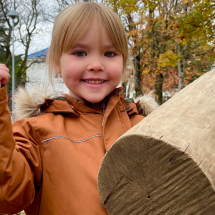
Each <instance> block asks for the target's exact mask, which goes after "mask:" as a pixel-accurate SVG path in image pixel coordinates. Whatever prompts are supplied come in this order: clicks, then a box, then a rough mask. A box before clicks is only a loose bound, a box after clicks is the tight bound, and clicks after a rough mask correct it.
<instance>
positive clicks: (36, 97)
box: [13, 86, 158, 120]
mask: <svg viewBox="0 0 215 215" xmlns="http://www.w3.org/2000/svg"><path fill="white" fill-rule="evenodd" d="M56 95H57V93H56V92H54V91H52V90H50V89H49V88H47V87H42V88H40V87H37V86H34V87H32V88H31V91H30V93H29V92H27V91H26V89H24V88H22V87H19V88H18V90H17V91H16V93H15V96H14V112H13V115H14V117H15V120H19V119H23V118H30V117H34V116H38V115H41V114H42V113H41V110H40V107H41V106H42V105H43V104H44V103H45V100H46V99H48V98H53V97H54V96H56ZM136 101H138V102H137V108H138V112H139V113H140V114H141V115H143V116H147V115H149V114H150V113H151V112H152V111H154V110H155V109H156V108H157V107H158V104H157V103H156V101H155V99H154V97H153V96H152V95H144V96H142V97H139V98H137V99H136Z"/></svg>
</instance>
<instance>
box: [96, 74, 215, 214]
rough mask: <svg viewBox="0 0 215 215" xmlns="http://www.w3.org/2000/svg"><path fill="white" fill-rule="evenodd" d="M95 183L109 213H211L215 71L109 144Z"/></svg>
mask: <svg viewBox="0 0 215 215" xmlns="http://www.w3.org/2000/svg"><path fill="white" fill-rule="evenodd" d="M98 188H99V192H100V197H101V200H102V202H103V204H104V205H105V207H106V209H107V211H108V214H110V215H133V214H134V215H136V214H143V215H145V214H154V215H159V214H160V215H164V214H165V215H166V214H167V215H175V214H177V215H203V214H204V215H214V214H215V70H212V71H210V72H207V73H206V74H204V75H203V76H201V77H200V78H198V79H197V80H196V81H194V82H193V83H191V84H190V85H188V86H187V87H186V88H184V89H183V90H181V91H180V92H179V93H178V94H176V95H175V96H173V97H172V98H171V99H170V100H168V101H167V102H166V103H164V104H163V105H161V106H160V107H159V108H157V109H156V110H155V111H154V112H152V113H151V114H150V115H149V116H147V117H146V118H145V119H144V120H142V121H141V122H140V123H139V124H137V125H136V126H134V127H133V128H132V129H130V130H129V131H128V132H126V133H125V134H124V135H123V136H122V137H120V138H119V139H118V140H117V141H116V142H115V143H114V144H113V146H112V147H111V148H110V150H109V151H108V152H107V153H106V155H105V157H104V159H103V161H102V164H101V167H100V171H99V174H98Z"/></svg>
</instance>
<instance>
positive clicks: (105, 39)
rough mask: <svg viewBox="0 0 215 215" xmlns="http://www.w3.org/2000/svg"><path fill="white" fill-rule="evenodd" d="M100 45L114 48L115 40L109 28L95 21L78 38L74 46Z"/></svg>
mask: <svg viewBox="0 0 215 215" xmlns="http://www.w3.org/2000/svg"><path fill="white" fill-rule="evenodd" d="M92 45H93V46H98V45H99V46H100V47H103V48H114V45H113V42H112V40H111V38H110V36H109V33H108V31H107V29H106V28H105V27H104V26H102V25H100V24H99V23H98V22H96V21H94V22H93V23H92V24H91V25H90V27H89V28H88V29H87V30H86V31H85V33H84V34H83V35H82V36H81V37H79V38H78V40H77V41H76V43H74V46H78V47H83V48H85V47H89V46H92Z"/></svg>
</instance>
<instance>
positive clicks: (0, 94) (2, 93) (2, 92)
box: [0, 85, 7, 102]
mask: <svg viewBox="0 0 215 215" xmlns="http://www.w3.org/2000/svg"><path fill="white" fill-rule="evenodd" d="M5 99H7V86H6V85H5V86H4V87H2V88H0V102H1V101H3V100H5Z"/></svg>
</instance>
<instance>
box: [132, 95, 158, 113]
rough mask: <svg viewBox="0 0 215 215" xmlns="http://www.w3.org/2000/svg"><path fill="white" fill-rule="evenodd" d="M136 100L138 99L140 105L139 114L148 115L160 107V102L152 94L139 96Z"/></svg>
mask: <svg viewBox="0 0 215 215" xmlns="http://www.w3.org/2000/svg"><path fill="white" fill-rule="evenodd" d="M135 101H137V107H138V106H139V107H138V112H139V114H141V115H143V116H148V115H149V114H150V113H151V112H152V111H154V110H155V109H156V108H157V107H159V105H158V103H157V102H156V101H155V98H154V97H153V96H152V95H151V94H148V95H144V96H141V97H137V98H136V99H135Z"/></svg>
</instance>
